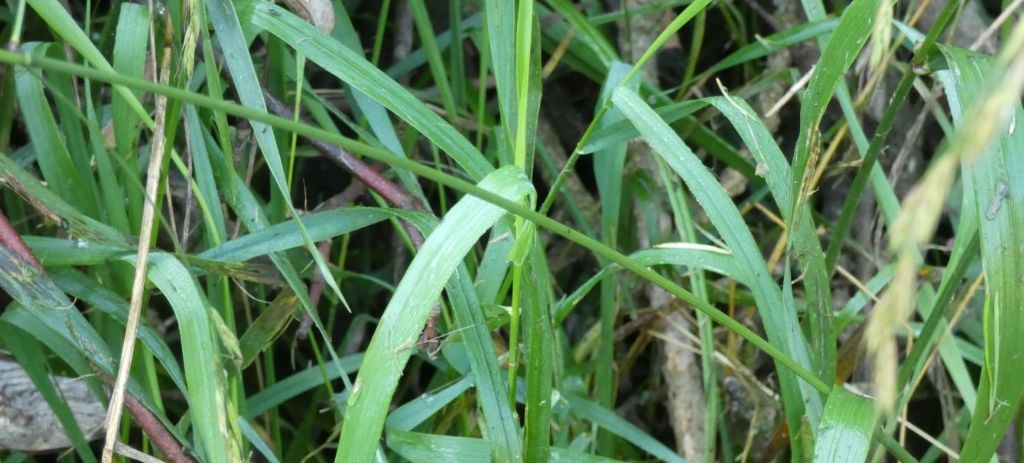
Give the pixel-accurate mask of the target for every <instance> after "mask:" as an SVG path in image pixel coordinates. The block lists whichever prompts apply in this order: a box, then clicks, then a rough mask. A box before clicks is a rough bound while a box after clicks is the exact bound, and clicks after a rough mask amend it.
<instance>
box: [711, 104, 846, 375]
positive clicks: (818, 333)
mask: <svg viewBox="0 0 1024 463" xmlns="http://www.w3.org/2000/svg"><path fill="white" fill-rule="evenodd" d="M711 103H712V104H713V105H714V106H715V108H716V109H718V110H719V111H721V112H722V114H723V115H724V116H725V117H726V118H727V119H728V120H729V122H731V123H732V125H733V128H735V129H736V132H737V133H739V135H740V138H741V139H743V143H744V144H746V145H747V148H748V149H749V150H750V152H751V154H753V156H754V158H755V159H756V160H757V164H758V166H760V167H761V171H762V172H764V173H763V176H764V178H765V181H766V182H767V183H768V188H769V189H770V190H771V193H772V197H774V198H775V204H776V205H777V206H778V208H779V211H780V212H781V213H782V219H783V221H785V222H786V223H793V222H792V219H793V217H792V216H791V215H790V214H792V208H793V202H794V201H795V198H794V196H793V190H792V188H791V185H792V181H791V177H790V169H789V164H788V163H787V162H786V158H785V156H784V155H783V154H782V150H781V149H779V146H778V144H776V143H775V139H774V138H773V137H772V135H771V133H769V132H768V129H767V128H766V127H765V126H764V123H762V122H761V119H760V118H758V117H757V115H756V113H755V112H754V110H753V108H751V107H750V106H749V105H747V103H746V102H744V101H743V100H742V99H740V98H737V97H732V96H728V95H726V96H724V97H722V98H713V99H711ZM796 220H797V222H796V228H795V229H792V228H791V229H790V230H792V232H791V233H792V237H790V238H789V242H790V243H792V245H793V251H794V252H795V253H796V257H797V259H798V261H799V263H800V266H801V267H802V274H803V276H804V278H803V287H804V292H805V299H806V301H807V324H808V325H810V330H809V331H810V339H809V342H810V344H811V346H812V348H811V353H812V356H813V361H814V363H815V365H816V367H817V368H816V371H817V372H818V377H819V378H821V380H822V381H825V382H829V381H831V379H832V378H834V377H835V364H836V333H835V330H834V328H833V324H834V323H833V320H832V319H833V316H834V315H833V308H832V291H831V289H830V288H829V284H830V280H831V279H830V278H829V275H830V274H831V272H829V270H828V267H827V266H826V265H825V254H824V252H822V249H821V242H820V241H818V234H817V233H816V232H815V228H814V223H813V222H812V221H811V213H810V207H808V206H807V204H803V205H802V206H801V212H800V213H799V218H797V219H796Z"/></svg>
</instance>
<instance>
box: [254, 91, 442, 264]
mask: <svg viewBox="0 0 1024 463" xmlns="http://www.w3.org/2000/svg"><path fill="white" fill-rule="evenodd" d="M263 98H264V99H265V100H266V101H267V108H268V109H270V111H271V112H273V113H275V114H277V115H278V116H281V117H284V118H288V119H294V118H295V113H294V112H292V110H291V108H289V107H288V105H286V104H284V102H282V101H281V100H279V99H277V97H276V96H274V94H273V93H270V91H269V90H267V89H263ZM309 142H310V143H312V144H313V146H315V147H316V149H317V150H319V151H320V153H322V154H323V155H324V156H326V157H327V159H330V160H331V161H334V163H335V164H337V165H339V166H341V168H343V169H345V170H347V171H349V172H350V173H352V175H354V176H355V177H356V178H358V179H359V181H361V182H363V183H365V184H366V186H368V187H370V189H371V190H373V191H375V192H376V193H377V194H379V195H381V197H383V198H384V200H385V201H387V202H388V203H390V204H391V205H392V206H395V207H397V208H399V209H408V210H413V211H422V210H423V205H422V204H420V201H419V200H418V199H416V197H414V196H413V195H411V194H409V192H407V191H405V188H402V187H401V186H399V185H397V184H395V183H394V182H392V181H391V180H388V179H387V178H386V177H384V176H383V175H381V174H380V172H377V170H376V169H374V168H373V167H370V166H369V165H368V164H366V163H365V162H363V161H362V160H361V159H359V158H357V157H355V156H353V155H352V154H351V153H349V152H348V151H345V150H343V149H341V148H338V147H337V146H334V145H332V144H330V143H327V142H325V141H321V140H317V139H310V140H309ZM403 223H404V226H405V231H406V232H407V233H408V234H409V239H411V240H412V243H413V245H414V246H415V247H416V249H419V248H420V246H422V245H423V235H422V234H420V232H419V230H417V229H416V227H414V226H413V225H412V224H410V223H408V222H403Z"/></svg>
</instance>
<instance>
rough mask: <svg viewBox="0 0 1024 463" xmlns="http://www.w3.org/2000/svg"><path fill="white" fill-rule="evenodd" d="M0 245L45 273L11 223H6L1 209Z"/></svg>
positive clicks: (5, 217)
mask: <svg viewBox="0 0 1024 463" xmlns="http://www.w3.org/2000/svg"><path fill="white" fill-rule="evenodd" d="M0 243H2V244H3V245H4V246H7V247H8V248H11V250H12V251H14V252H15V254H17V255H18V256H20V257H21V258H23V259H25V260H27V261H29V262H31V263H32V265H34V266H35V267H36V268H38V269H39V271H40V272H43V273H44V274H45V273H46V270H43V265H42V264H40V263H39V260H37V259H36V256H34V255H32V251H30V250H29V249H28V246H26V245H25V241H23V240H22V239H21V235H18V232H17V231H16V230H15V229H14V227H12V226H11V223H10V222H8V221H7V216H6V215H4V211H3V210H2V209H0Z"/></svg>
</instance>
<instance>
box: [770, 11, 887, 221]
mask: <svg viewBox="0 0 1024 463" xmlns="http://www.w3.org/2000/svg"><path fill="white" fill-rule="evenodd" d="M878 2H879V0H855V1H854V2H852V3H851V4H850V6H848V7H847V8H846V10H845V11H843V14H842V16H841V17H840V18H839V24H837V25H836V28H835V31H834V32H833V33H832V36H831V38H830V39H829V41H828V45H826V46H825V47H824V49H823V51H822V54H821V58H820V59H819V60H818V64H817V66H816V67H815V69H814V76H812V77H811V81H810V83H808V84H807V90H805V91H804V95H806V98H804V100H803V104H802V105H801V106H800V127H801V128H800V135H799V137H798V138H797V142H796V152H795V154H794V156H793V167H792V172H793V173H792V180H791V182H792V185H793V191H794V194H796V195H797V196H796V197H795V198H794V199H793V206H792V208H791V210H792V213H791V217H792V219H791V221H790V222H787V224H788V225H790V228H791V229H795V228H796V227H795V226H794V222H793V220H796V219H798V218H799V217H798V215H800V212H799V211H800V209H799V208H800V207H801V205H802V204H803V203H805V202H807V196H808V195H809V193H810V192H809V191H806V188H807V181H808V180H809V178H808V176H809V175H810V173H811V172H813V170H808V163H809V162H810V161H811V159H812V158H816V157H817V156H816V155H814V153H816V152H817V150H818V149H819V147H818V145H819V142H820V134H819V133H818V126H819V124H820V123H821V119H822V117H823V116H824V115H825V108H826V106H827V105H828V102H829V101H830V100H831V99H832V95H833V94H834V93H835V91H836V86H837V85H839V84H840V82H841V80H842V78H843V75H844V74H846V71H847V70H848V69H849V68H850V66H851V65H852V64H853V61H854V60H855V59H856V58H857V56H858V55H859V54H860V50H861V48H863V47H864V43H865V42H866V41H867V39H868V35H869V34H870V32H871V28H872V25H873V23H874V19H875V11H876V10H877V9H878ZM843 85H845V84H843Z"/></svg>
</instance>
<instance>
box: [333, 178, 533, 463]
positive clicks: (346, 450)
mask: <svg viewBox="0 0 1024 463" xmlns="http://www.w3.org/2000/svg"><path fill="white" fill-rule="evenodd" d="M480 186H481V188H484V189H487V190H491V191H494V192H495V193H496V194H499V195H501V196H503V197H506V198H508V199H509V200H511V201H517V202H518V201H521V200H522V199H523V198H525V197H526V195H527V194H529V193H530V192H531V191H532V187H531V186H530V185H529V183H528V182H527V181H526V178H525V177H524V176H523V174H522V171H518V170H517V169H515V168H503V169H499V170H497V171H495V172H494V173H493V174H492V175H489V176H488V177H487V178H486V179H485V180H484V181H483V182H481V184H480ZM503 214H504V211H503V210H501V209H500V208H497V207H494V206H492V205H490V204H487V203H485V202H483V201H481V200H480V199H478V198H473V197H467V198H464V199H463V200H461V201H459V203H458V204H456V206H455V207H453V208H452V210H451V211H449V213H448V215H446V216H445V218H444V220H443V221H442V222H441V225H439V226H438V227H437V229H436V230H434V232H433V233H431V234H430V236H429V237H428V238H427V240H426V242H425V243H424V244H423V247H422V248H421V249H420V252H419V253H417V254H416V258H415V259H413V261H412V263H411V264H410V266H409V268H408V270H407V271H406V274H405V277H403V278H402V282H401V283H399V285H398V287H397V288H396V289H395V294H394V296H393V297H392V298H391V301H390V302H389V303H388V307H387V309H385V311H384V315H383V316H382V317H381V321H380V324H379V325H378V328H377V330H376V331H375V334H374V336H373V339H372V340H371V341H370V346H369V347H368V348H367V350H366V358H365V364H366V365H371V366H372V368H364V369H361V370H360V371H359V376H358V377H357V378H356V381H355V383H354V385H353V388H352V393H351V394H350V395H349V398H348V413H347V415H348V416H358V417H359V420H358V421H349V422H346V423H345V425H343V427H342V431H341V439H340V442H339V444H338V449H339V450H338V453H337V454H336V456H335V461H369V460H370V459H372V457H373V454H374V452H375V450H376V447H377V441H378V438H379V436H380V433H381V430H382V428H383V425H384V418H385V417H384V415H385V413H386V412H387V409H388V405H389V403H390V401H391V395H392V394H393V393H394V390H395V387H396V386H397V383H398V379H399V377H400V376H401V370H402V367H403V366H404V365H405V363H406V361H408V359H409V356H410V355H411V354H412V350H413V349H414V348H415V342H416V337H417V336H419V333H420V332H421V331H422V329H423V324H424V323H425V322H426V319H427V315H429V312H430V310H431V309H432V308H433V305H434V301H435V300H436V299H437V297H438V296H439V295H440V292H441V288H442V287H443V286H444V283H445V281H447V280H448V278H449V277H450V276H451V275H452V274H453V273H454V271H455V269H456V268H457V267H458V264H459V262H460V261H461V260H462V258H463V256H464V255H465V254H466V252H467V251H468V250H469V249H470V247H472V245H473V244H474V243H475V242H476V240H477V239H478V238H479V237H480V236H481V235H483V233H484V232H485V231H486V230H487V228H490V227H491V226H492V225H493V224H494V222H496V221H497V220H498V219H499V218H501V216H502V215H503ZM455 229H458V230H459V233H454V230H455ZM382 366H386V367H387V368H381V367H382ZM516 457H517V456H516V455H513V458H516Z"/></svg>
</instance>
